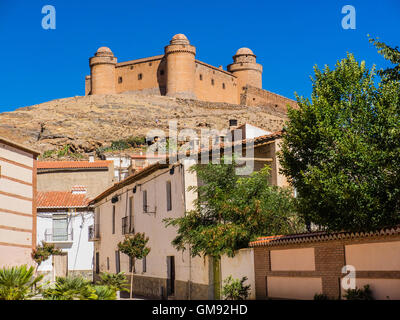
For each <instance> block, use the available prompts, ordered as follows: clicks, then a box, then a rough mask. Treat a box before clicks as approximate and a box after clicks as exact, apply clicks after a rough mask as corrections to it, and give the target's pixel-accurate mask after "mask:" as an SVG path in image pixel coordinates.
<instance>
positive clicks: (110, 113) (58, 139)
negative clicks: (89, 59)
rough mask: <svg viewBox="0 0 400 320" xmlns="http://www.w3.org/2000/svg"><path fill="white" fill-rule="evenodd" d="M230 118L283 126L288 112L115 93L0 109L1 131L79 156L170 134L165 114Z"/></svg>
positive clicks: (220, 121) (206, 121) (189, 122)
mask: <svg viewBox="0 0 400 320" xmlns="http://www.w3.org/2000/svg"><path fill="white" fill-rule="evenodd" d="M229 119H237V120H238V123H239V124H243V123H249V124H252V125H255V126H258V127H261V128H263V129H265V130H268V131H276V130H279V129H281V128H282V126H283V123H284V121H285V120H286V115H284V114H279V113H276V112H274V111H272V110H269V109H268V108H266V107H248V106H242V105H232V104H225V103H210V102H204V101H197V100H187V99H176V98H170V97H165V96H145V95H136V94H114V95H99V96H83V97H80V96H78V97H72V98H65V99H57V100H53V101H49V102H45V103H41V104H38V105H33V106H29V107H24V108H19V109H16V110H15V111H13V112H5V113H2V114H0V136H3V137H5V138H8V139H10V140H13V141H15V142H18V143H21V144H25V145H27V146H30V147H32V148H35V149H37V150H39V151H41V152H45V151H48V150H61V149H63V148H65V146H67V145H68V146H69V148H70V149H71V150H72V151H73V152H76V153H77V154H79V155H82V156H83V157H86V156H87V153H89V152H93V151H95V150H96V148H98V147H102V146H103V147H104V146H108V145H110V143H111V141H115V140H119V139H122V138H127V137H131V136H137V135H146V133H147V132H148V131H149V130H151V129H161V130H164V131H165V133H166V134H168V122H169V120H176V121H177V123H178V129H183V128H191V129H196V130H200V129H201V128H206V127H207V128H214V129H218V130H221V129H224V128H227V127H228V120H229Z"/></svg>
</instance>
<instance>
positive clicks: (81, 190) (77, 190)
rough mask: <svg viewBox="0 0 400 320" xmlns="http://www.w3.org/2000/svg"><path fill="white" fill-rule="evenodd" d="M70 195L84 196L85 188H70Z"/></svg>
mask: <svg viewBox="0 0 400 320" xmlns="http://www.w3.org/2000/svg"><path fill="white" fill-rule="evenodd" d="M71 193H72V194H86V187H85V186H73V187H72V188H71Z"/></svg>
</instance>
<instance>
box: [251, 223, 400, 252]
mask: <svg viewBox="0 0 400 320" xmlns="http://www.w3.org/2000/svg"><path fill="white" fill-rule="evenodd" d="M398 234H400V225H398V226H395V227H392V228H384V229H381V230H377V231H369V232H345V231H343V232H332V233H328V232H325V231H319V232H309V233H298V234H289V235H279V236H269V237H260V238H258V239H257V240H256V241H252V242H250V244H249V245H250V247H261V246H275V245H285V244H296V243H307V242H321V241H330V240H344V239H354V238H370V237H376V236H390V235H398Z"/></svg>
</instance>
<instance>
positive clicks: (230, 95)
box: [85, 34, 296, 110]
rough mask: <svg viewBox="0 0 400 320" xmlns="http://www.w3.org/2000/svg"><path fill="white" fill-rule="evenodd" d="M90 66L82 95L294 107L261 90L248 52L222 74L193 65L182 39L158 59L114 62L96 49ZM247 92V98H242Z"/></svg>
mask: <svg viewBox="0 0 400 320" xmlns="http://www.w3.org/2000/svg"><path fill="white" fill-rule="evenodd" d="M89 65H90V76H86V77H85V85H86V88H85V92H86V95H96V94H113V93H123V92H144V93H148V94H157V95H167V96H171V97H179V98H190V99H197V100H203V101H209V102H225V103H232V104H240V103H242V104H243V103H245V104H247V105H263V104H265V105H267V104H268V105H271V104H275V107H277V108H278V109H281V110H283V109H286V106H284V104H290V105H293V106H295V105H296V103H295V102H294V101H293V100H290V99H287V98H284V99H276V98H275V96H274V94H272V93H270V92H268V91H266V90H263V89H262V71H263V68H262V66H261V65H260V64H258V63H257V61H256V55H255V54H254V53H253V51H252V50H250V49H248V48H240V49H239V50H238V51H237V52H236V53H235V55H234V56H233V63H231V64H230V65H228V66H227V70H224V69H222V67H219V68H217V67H214V66H212V65H210V64H207V63H205V62H202V61H199V60H196V47H195V46H193V45H191V44H190V42H189V40H188V39H187V37H186V36H185V35H183V34H177V35H175V36H174V37H172V39H171V41H170V43H169V45H167V46H165V47H164V54H163V55H157V56H152V57H147V58H141V59H136V60H130V61H124V62H117V58H116V57H115V56H114V54H113V52H112V51H111V50H110V49H109V48H107V47H101V48H99V49H98V50H97V52H96V53H95V55H94V56H93V57H92V58H90V59H89ZM250 92H251V94H252V98H250V97H248V96H247V95H248V93H250ZM271 97H274V98H273V99H270V98H271ZM270 100H271V101H270ZM272 100H273V101H272Z"/></svg>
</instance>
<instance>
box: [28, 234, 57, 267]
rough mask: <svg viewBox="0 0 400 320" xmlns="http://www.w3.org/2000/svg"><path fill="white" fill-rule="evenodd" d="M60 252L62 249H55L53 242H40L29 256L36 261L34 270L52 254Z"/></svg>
mask: <svg viewBox="0 0 400 320" xmlns="http://www.w3.org/2000/svg"><path fill="white" fill-rule="evenodd" d="M61 253H62V250H60V249H57V248H56V247H55V246H54V244H50V243H46V242H44V241H42V242H41V244H40V245H38V246H37V247H36V249H33V250H32V253H31V257H32V259H33V260H34V261H35V262H36V271H37V269H38V268H39V266H40V265H41V264H42V262H44V261H46V260H47V259H49V258H50V256H52V255H59V254H61Z"/></svg>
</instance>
